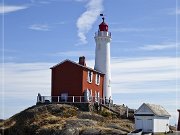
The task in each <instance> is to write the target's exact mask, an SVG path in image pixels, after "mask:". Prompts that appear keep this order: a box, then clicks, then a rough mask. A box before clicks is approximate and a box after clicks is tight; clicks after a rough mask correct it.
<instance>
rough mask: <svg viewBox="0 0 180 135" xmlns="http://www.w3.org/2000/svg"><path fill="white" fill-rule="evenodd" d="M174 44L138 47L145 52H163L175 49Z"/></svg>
mask: <svg viewBox="0 0 180 135" xmlns="http://www.w3.org/2000/svg"><path fill="white" fill-rule="evenodd" d="M176 46H177V45H176V43H162V44H152V45H144V46H142V47H139V49H140V50H145V51H155V50H165V49H173V48H176Z"/></svg>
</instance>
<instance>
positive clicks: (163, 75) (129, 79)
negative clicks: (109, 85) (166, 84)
mask: <svg viewBox="0 0 180 135" xmlns="http://www.w3.org/2000/svg"><path fill="white" fill-rule="evenodd" d="M177 61H180V58H179V57H178V58H174V57H172V58H171V57H152V58H140V59H137V58H134V59H120V58H119V59H113V60H112V82H113V83H118V84H122V83H135V82H136V83H140V82H141V83H143V82H148V81H149V82H152V81H168V80H176V77H178V78H180V76H176V74H177V73H176V71H177V70H180V67H177V65H178V63H177ZM179 64H180V63H179Z"/></svg>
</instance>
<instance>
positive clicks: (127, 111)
mask: <svg viewBox="0 0 180 135" xmlns="http://www.w3.org/2000/svg"><path fill="white" fill-rule="evenodd" d="M126 109H127V110H126V111H127V118H128V113H129V109H128V106H126Z"/></svg>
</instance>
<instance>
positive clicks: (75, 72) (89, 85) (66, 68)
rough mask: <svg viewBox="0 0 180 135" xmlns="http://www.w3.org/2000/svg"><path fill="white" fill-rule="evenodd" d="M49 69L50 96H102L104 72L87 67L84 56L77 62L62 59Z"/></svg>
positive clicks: (64, 98) (64, 97) (65, 98)
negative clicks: (50, 72) (50, 73)
mask: <svg viewBox="0 0 180 135" xmlns="http://www.w3.org/2000/svg"><path fill="white" fill-rule="evenodd" d="M51 70H52V76H51V79H52V80H51V96H52V97H53V96H60V97H61V99H62V98H63V100H68V99H67V97H71V96H82V97H84V96H87V95H88V96H91V97H99V98H102V97H103V82H104V74H103V73H101V72H99V71H96V70H94V69H92V68H89V67H87V66H86V62H85V57H84V56H82V57H80V58H79V63H76V62H73V61H71V60H64V61H62V62H61V63H59V64H57V65H55V66H53V67H51ZM83 100H84V99H83Z"/></svg>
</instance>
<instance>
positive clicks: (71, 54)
mask: <svg viewBox="0 0 180 135" xmlns="http://www.w3.org/2000/svg"><path fill="white" fill-rule="evenodd" d="M50 55H51V56H63V57H79V56H94V53H93V52H91V51H66V52H56V53H52V54H50Z"/></svg>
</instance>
